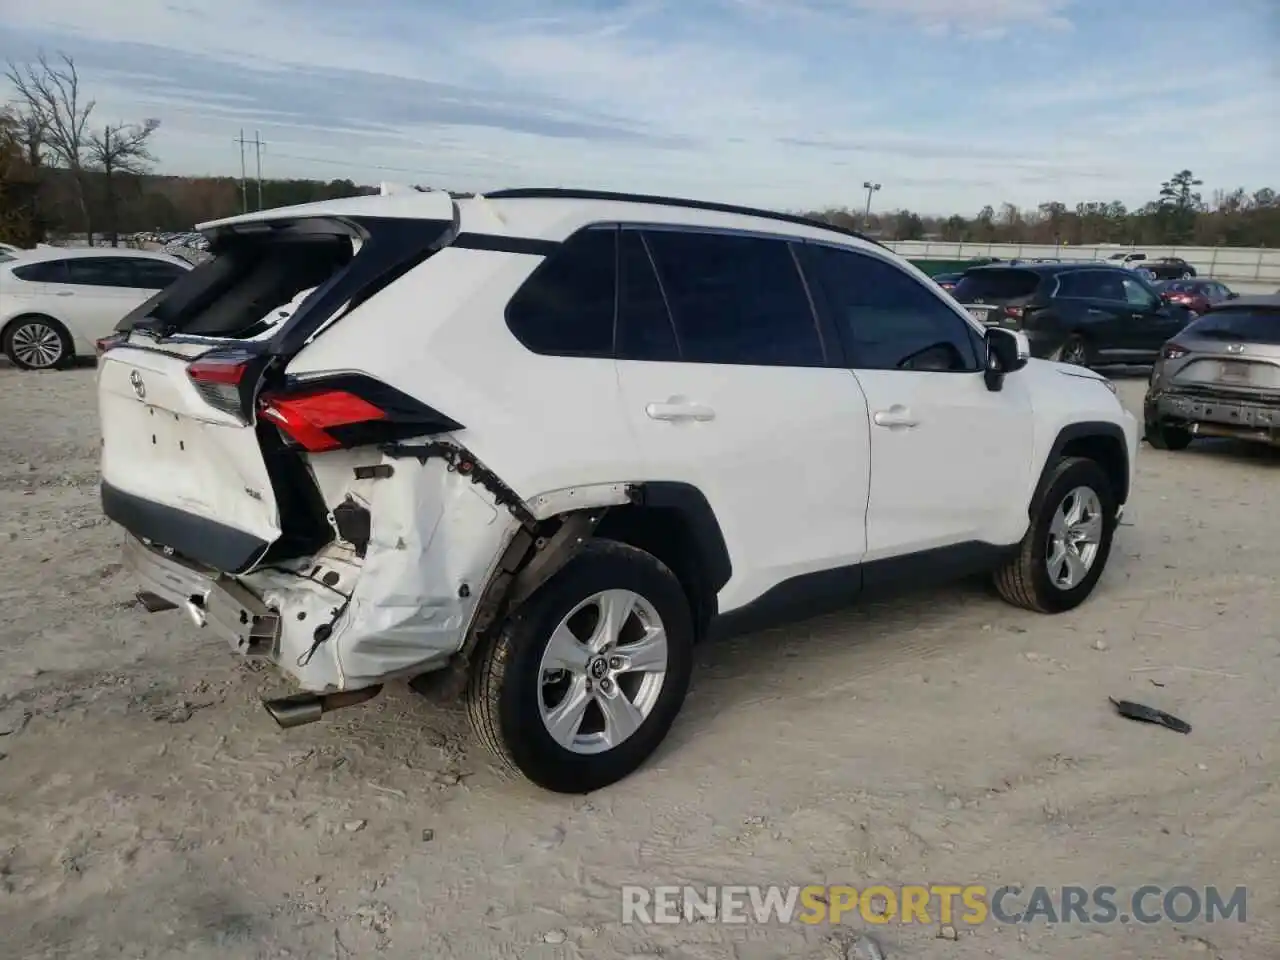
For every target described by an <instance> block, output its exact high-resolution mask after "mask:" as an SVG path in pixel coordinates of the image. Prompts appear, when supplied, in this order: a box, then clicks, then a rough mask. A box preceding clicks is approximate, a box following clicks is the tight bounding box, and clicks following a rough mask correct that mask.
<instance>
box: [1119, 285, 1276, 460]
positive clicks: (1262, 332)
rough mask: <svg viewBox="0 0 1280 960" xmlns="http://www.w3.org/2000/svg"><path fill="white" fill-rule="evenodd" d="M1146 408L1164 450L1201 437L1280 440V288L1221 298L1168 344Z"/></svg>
mask: <svg viewBox="0 0 1280 960" xmlns="http://www.w3.org/2000/svg"><path fill="white" fill-rule="evenodd" d="M1143 412H1144V419H1145V421H1146V439H1147V442H1148V443H1150V444H1151V445H1152V446H1153V447H1156V448H1157V449H1160V450H1182V449H1184V448H1185V447H1186V446H1187V445H1188V444H1190V443H1191V441H1192V440H1194V439H1195V438H1196V437H1233V438H1236V439H1240V440H1255V441H1259V442H1262V443H1268V444H1271V445H1272V446H1280V294H1272V295H1270V296H1261V297H1241V298H1239V299H1237V300H1227V301H1224V302H1222V303H1218V304H1214V305H1213V307H1212V308H1211V309H1210V311H1209V312H1208V313H1206V314H1205V315H1204V316H1202V317H1200V318H1199V319H1197V320H1195V321H1193V322H1192V323H1191V324H1189V325H1188V326H1187V327H1186V328H1185V329H1184V330H1182V332H1180V333H1179V334H1177V335H1176V336H1175V337H1173V339H1171V340H1170V341H1169V342H1168V343H1166V344H1165V345H1164V349H1163V350H1161V352H1160V358H1159V359H1158V360H1157V361H1156V364H1155V366H1154V367H1153V368H1152V370H1151V383H1150V386H1149V387H1148V389H1147V396H1146V400H1145V402H1144V404H1143Z"/></svg>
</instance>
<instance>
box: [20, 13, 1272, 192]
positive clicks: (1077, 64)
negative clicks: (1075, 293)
mask: <svg viewBox="0 0 1280 960" xmlns="http://www.w3.org/2000/svg"><path fill="white" fill-rule="evenodd" d="M1278 49H1280V0H1214V2H1205V0H1159V2H1157V0H554V2H552V0H541V2H537V0H364V2H358V3H352V2H350V0H217V2H210V0H201V2H199V3H195V2H190V0H115V2H112V0H0V57H4V58H8V59H16V60H23V59H29V58H33V57H34V56H35V54H36V53H37V52H38V51H40V50H44V51H45V52H47V53H51V54H52V53H54V52H57V51H63V52H66V53H68V54H71V55H72V56H73V57H74V58H75V59H76V62H77V64H78V66H79V68H80V72H81V75H82V79H83V82H84V84H85V87H86V89H87V90H88V91H89V92H90V93H91V94H92V95H93V96H95V97H96V98H97V108H96V112H95V116H96V117H97V118H98V119H99V120H100V121H102V122H106V121H117V120H140V119H142V118H144V117H156V118H159V119H160V121H161V128H160V132H159V134H158V135H157V139H156V141H155V152H156V153H157V154H158V155H159V157H160V160H161V169H163V170H165V171H170V172H180V173H221V174H235V173H238V172H239V163H240V161H239V151H238V148H237V147H236V145H235V144H234V143H233V140H234V138H235V137H236V136H237V134H238V133H239V130H240V128H241V127H243V128H245V130H246V131H247V133H248V135H249V136H252V135H253V131H254V130H257V131H260V132H261V135H262V139H263V140H264V141H266V143H267V146H266V148H265V151H264V154H263V165H264V166H263V172H264V174H265V175H268V176H309V177H311V176H314V177H323V178H326V179H327V178H333V177H351V178H352V179H355V180H357V181H363V182H377V181H379V180H384V179H385V180H396V181H405V182H417V183H428V184H431V185H434V186H444V187H449V188H453V189H482V190H483V189H492V188H495V187H498V186H528V185H577V186H592V187H600V188H612V189H626V190H634V191H643V192H663V193H671V194H680V195H690V196H699V197H709V198H714V199H721V200H728V201H736V202H744V203H755V204H762V205H767V206H774V207H784V208H813V207H825V206H830V205H860V204H861V202H862V198H863V196H864V194H863V191H862V190H861V184H862V182H863V181H864V180H868V179H870V180H875V181H878V182H880V183H882V184H883V189H882V190H881V192H880V193H878V194H877V195H876V196H875V200H874V203H875V206H876V207H877V208H881V209H885V208H888V209H899V208H903V207H905V208H910V209H915V210H919V211H922V212H926V213H950V212H963V213H967V214H972V213H975V212H977V210H978V209H979V208H980V207H981V206H982V205H983V204H986V203H990V204H992V205H994V206H997V207H998V206H999V204H1000V203H1001V202H1004V201H1009V202H1013V203H1016V204H1019V205H1034V204H1036V203H1038V202H1042V201H1046V200H1060V201H1062V202H1065V203H1069V204H1074V203H1076V202H1078V201H1083V200H1113V199H1119V200H1122V201H1124V202H1126V203H1128V204H1131V205H1133V204H1138V203H1142V202H1144V201H1146V200H1148V199H1151V198H1153V197H1154V195H1155V192H1156V190H1157V189H1158V186H1159V183H1160V181H1161V180H1164V179H1167V178H1168V177H1169V175H1171V174H1172V173H1174V172H1176V171H1177V170H1179V169H1181V168H1183V167H1190V168H1191V169H1192V170H1194V171H1195V172H1196V174H1197V175H1199V176H1200V177H1202V178H1203V179H1204V180H1205V184H1206V186H1205V190H1206V191H1207V192H1209V191H1211V190H1212V189H1213V188H1233V187H1236V186H1245V187H1249V188H1252V189H1257V188H1259V187H1262V186H1266V185H1270V186H1272V187H1276V188H1280V56H1278V55H1277V53H1276V51H1277V50H1278Z"/></svg>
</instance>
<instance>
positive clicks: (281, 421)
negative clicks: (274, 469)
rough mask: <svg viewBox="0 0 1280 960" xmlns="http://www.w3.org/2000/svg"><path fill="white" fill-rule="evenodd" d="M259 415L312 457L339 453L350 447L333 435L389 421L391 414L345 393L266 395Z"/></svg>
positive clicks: (334, 391)
mask: <svg viewBox="0 0 1280 960" xmlns="http://www.w3.org/2000/svg"><path fill="white" fill-rule="evenodd" d="M258 413H259V414H260V415H261V416H262V417H264V418H265V419H267V420H270V421H271V422H272V423H274V424H275V425H276V426H277V427H279V428H280V429H281V431H283V432H284V434H285V435H286V436H287V437H289V438H290V439H291V440H293V441H294V442H295V443H297V444H298V445H299V446H300V447H302V448H303V449H304V450H306V451H308V452H309V453H323V452H324V451H326V450H337V449H339V448H340V447H343V446H345V445H346V444H345V443H344V442H343V440H342V439H340V438H339V437H335V436H334V435H333V434H332V433H331V432H330V431H332V430H334V429H341V428H343V427H354V426H357V425H359V424H365V423H371V422H374V421H378V420H385V419H387V414H386V412H385V411H384V410H382V408H381V407H377V406H375V405H374V404H372V403H370V402H369V401H368V400H365V399H363V398H361V397H357V396H356V395H355V394H354V393H348V392H347V391H345V390H314V391H310V392H307V393H293V394H274V395H273V394H265V395H263V397H262V398H261V399H260V400H259V402H258Z"/></svg>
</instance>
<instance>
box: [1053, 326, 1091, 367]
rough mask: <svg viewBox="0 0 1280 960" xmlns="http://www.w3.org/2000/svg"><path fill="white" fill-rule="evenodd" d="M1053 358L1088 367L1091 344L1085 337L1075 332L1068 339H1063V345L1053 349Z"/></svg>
mask: <svg viewBox="0 0 1280 960" xmlns="http://www.w3.org/2000/svg"><path fill="white" fill-rule="evenodd" d="M1053 359H1054V360H1058V361H1060V362H1062V363H1070V364H1073V365H1075V366H1077V367H1087V366H1088V365H1089V344H1088V343H1086V342H1085V339H1084V337H1082V336H1080V334H1078V333H1073V334H1071V335H1070V336H1069V337H1067V339H1066V340H1064V341H1062V345H1061V346H1059V347H1058V349H1057V350H1055V351H1053Z"/></svg>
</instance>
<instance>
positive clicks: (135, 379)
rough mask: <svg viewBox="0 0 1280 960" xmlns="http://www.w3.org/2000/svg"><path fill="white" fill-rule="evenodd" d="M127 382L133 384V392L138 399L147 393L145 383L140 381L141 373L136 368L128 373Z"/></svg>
mask: <svg viewBox="0 0 1280 960" xmlns="http://www.w3.org/2000/svg"><path fill="white" fill-rule="evenodd" d="M129 382H130V383H131V384H133V392H134V393H135V394H137V397H138V399H139V400H141V399H142V398H143V397H145V396H146V395H147V385H146V384H145V383H143V382H142V374H140V373H139V372H138V371H137V370H135V371H133V373H131V374H129Z"/></svg>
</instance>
